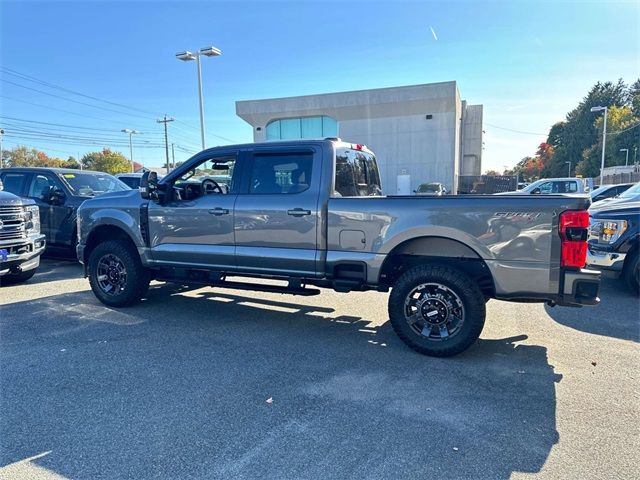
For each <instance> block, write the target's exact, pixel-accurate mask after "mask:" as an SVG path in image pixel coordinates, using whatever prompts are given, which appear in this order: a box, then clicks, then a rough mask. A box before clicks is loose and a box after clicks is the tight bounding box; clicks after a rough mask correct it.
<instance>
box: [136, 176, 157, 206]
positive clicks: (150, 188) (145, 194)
mask: <svg viewBox="0 0 640 480" xmlns="http://www.w3.org/2000/svg"><path fill="white" fill-rule="evenodd" d="M139 190H140V196H141V197H142V198H144V199H145V200H149V199H151V200H156V199H157V198H158V174H157V173H156V172H150V171H148V170H147V171H146V172H144V173H143V174H142V178H141V179H140V188H139Z"/></svg>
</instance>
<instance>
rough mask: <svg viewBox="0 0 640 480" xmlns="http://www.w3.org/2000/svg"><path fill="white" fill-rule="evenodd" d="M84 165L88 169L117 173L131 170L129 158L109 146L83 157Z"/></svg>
mask: <svg viewBox="0 0 640 480" xmlns="http://www.w3.org/2000/svg"><path fill="white" fill-rule="evenodd" d="M81 162H82V165H83V166H84V168H86V169H88V170H96V171H98V172H106V173H111V174H112V175H115V174H116V173H126V172H129V171H131V164H130V163H129V160H127V158H126V157H125V156H124V155H123V154H121V153H120V152H114V151H112V150H111V149H109V148H104V149H102V151H101V152H90V153H87V154H85V155H84V156H83V157H82V160H81Z"/></svg>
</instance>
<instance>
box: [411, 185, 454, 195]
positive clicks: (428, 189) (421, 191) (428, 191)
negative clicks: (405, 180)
mask: <svg viewBox="0 0 640 480" xmlns="http://www.w3.org/2000/svg"><path fill="white" fill-rule="evenodd" d="M413 193H415V194H416V195H430V196H432V197H441V196H442V195H446V194H447V193H449V192H448V191H447V188H446V187H445V186H444V185H443V184H441V183H437V182H434V183H422V184H421V185H420V186H419V187H418V188H416V189H415V190H414V191H413Z"/></svg>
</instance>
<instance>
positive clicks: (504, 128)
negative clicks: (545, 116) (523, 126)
mask: <svg viewBox="0 0 640 480" xmlns="http://www.w3.org/2000/svg"><path fill="white" fill-rule="evenodd" d="M485 125H487V126H489V127H493V128H498V129H500V130H506V131H508V132H515V133H522V134H523V135H536V136H540V135H543V136H546V135H549V134H548V133H535V132H524V131H522V130H514V129H513V128H507V127H499V126H498V125H492V124H491V123H486V122H485Z"/></svg>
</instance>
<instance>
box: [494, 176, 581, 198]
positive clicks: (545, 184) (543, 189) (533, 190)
mask: <svg viewBox="0 0 640 480" xmlns="http://www.w3.org/2000/svg"><path fill="white" fill-rule="evenodd" d="M588 192H589V186H588V185H587V180H586V179H585V178H577V177H566V178H541V179H540V180H537V181H535V182H533V183H530V184H529V185H527V186H526V187H524V188H523V189H522V190H516V191H515V192H501V193H496V195H556V194H559V193H588Z"/></svg>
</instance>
